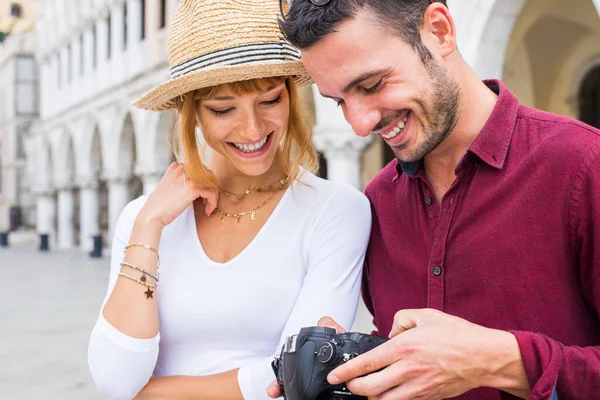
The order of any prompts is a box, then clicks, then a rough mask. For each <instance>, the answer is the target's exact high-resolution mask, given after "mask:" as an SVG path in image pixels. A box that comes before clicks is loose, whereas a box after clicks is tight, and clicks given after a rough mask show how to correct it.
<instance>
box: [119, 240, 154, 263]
mask: <svg viewBox="0 0 600 400" xmlns="http://www.w3.org/2000/svg"><path fill="white" fill-rule="evenodd" d="M130 247H141V248H143V249H146V250H150V251H153V252H154V254H156V265H157V266H158V267H160V255H159V254H158V250H156V249H155V248H154V247H152V246H148V245H147V244H142V243H129V244H128V245H127V246H125V248H124V249H123V255H125V253H127V249H128V248H130Z"/></svg>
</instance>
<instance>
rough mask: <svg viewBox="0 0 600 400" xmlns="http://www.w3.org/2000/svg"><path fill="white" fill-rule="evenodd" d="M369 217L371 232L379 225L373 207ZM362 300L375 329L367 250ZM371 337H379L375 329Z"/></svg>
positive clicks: (370, 198) (371, 201)
mask: <svg viewBox="0 0 600 400" xmlns="http://www.w3.org/2000/svg"><path fill="white" fill-rule="evenodd" d="M369 192H370V191H369V189H368V187H367V191H366V193H365V194H366V196H367V198H368V199H369V202H370V203H371V204H373V200H372V197H371V196H372V195H371V194H370V193H369ZM371 215H372V224H371V225H372V227H371V232H373V231H374V230H376V229H377V226H378V224H379V220H378V218H377V212H376V209H375V207H374V206H371ZM361 293H362V298H363V302H364V303H365V307H367V310H369V312H370V313H371V315H372V316H373V326H375V327H377V318H376V317H375V309H374V308H373V298H372V297H371V279H370V271H369V250H368V249H367V255H366V256H365V263H364V268H363V273H362V289H361ZM371 334H372V335H376V336H378V335H379V332H378V331H377V330H376V329H375V330H373V331H372V332H371Z"/></svg>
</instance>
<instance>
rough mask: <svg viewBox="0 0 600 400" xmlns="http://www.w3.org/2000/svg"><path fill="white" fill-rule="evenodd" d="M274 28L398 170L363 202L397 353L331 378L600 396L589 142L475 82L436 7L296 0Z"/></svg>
mask: <svg viewBox="0 0 600 400" xmlns="http://www.w3.org/2000/svg"><path fill="white" fill-rule="evenodd" d="M281 26H282V29H283V30H284V32H285V35H286V36H287V38H288V39H289V40H290V41H291V42H292V43H293V44H295V45H296V46H298V47H300V48H301V49H302V50H303V53H302V55H303V60H304V63H305V66H306V68H307V70H308V72H309V73H310V74H311V75H312V77H313V79H314V81H315V82H316V84H317V86H318V88H319V91H320V92H321V94H322V95H323V96H325V97H329V98H331V99H333V100H334V101H336V102H337V103H338V104H339V106H340V107H341V108H342V110H343V112H344V115H345V117H346V119H347V120H348V122H349V123H350V124H351V125H352V128H353V130H354V132H355V133H356V134H357V135H360V136H366V135H369V134H376V135H382V136H383V137H384V139H385V140H386V142H387V143H388V144H389V145H390V146H391V148H392V149H393V150H394V152H395V154H396V156H397V158H398V160H395V161H394V162H392V163H390V164H389V165H388V166H387V167H385V168H384V170H383V171H381V173H380V174H379V175H378V176H377V177H376V178H375V179H374V180H373V182H372V183H371V184H370V185H369V187H368V188H367V195H368V197H369V198H370V200H371V203H372V208H373V230H372V234H371V241H370V247H369V250H368V257H367V262H366V265H365V272H364V278H363V295H364V299H365V302H366V304H367V306H368V308H369V309H370V311H371V313H372V314H373V315H374V322H375V325H376V327H377V329H378V333H379V334H380V335H383V336H385V335H388V334H389V335H390V337H391V338H392V339H391V340H390V341H389V342H388V343H386V344H384V345H382V346H380V347H378V348H376V349H375V350H373V351H371V352H369V353H367V354H365V355H362V356H360V357H358V358H356V359H354V360H351V361H350V362H348V363H346V364H345V365H343V366H341V367H339V368H337V369H336V370H334V371H333V372H332V373H331V374H330V375H329V381H330V382H331V383H337V382H344V381H348V388H349V389H350V390H351V391H352V392H354V393H356V394H360V395H365V396H369V397H370V398H377V399H415V398H423V399H442V398H448V397H455V396H459V398H461V399H500V398H502V399H507V398H514V396H516V397H521V398H530V399H549V398H555V396H556V395H558V398H560V399H567V398H568V399H576V398H577V399H592V398H597V397H598V396H600V318H599V310H600V224H598V223H595V218H598V216H600V157H598V155H599V154H600V132H599V131H598V130H597V129H594V128H592V127H590V126H587V125H585V124H583V123H581V122H578V121H575V120H572V119H568V118H565V117H561V116H558V115H552V114H548V113H545V112H542V111H538V110H534V109H531V108H528V107H525V106H522V105H519V103H518V100H517V98H516V97H515V96H514V95H513V94H512V93H511V92H510V91H509V90H508V89H507V88H506V86H504V85H503V83H502V82H500V81H497V80H489V81H485V82H481V80H480V79H479V78H478V77H477V76H476V74H475V73H474V72H473V70H472V69H471V68H470V67H469V66H468V65H467V64H466V62H465V61H464V60H463V59H462V57H461V55H460V54H459V52H458V50H457V46H456V29H455V26H454V21H453V19H452V16H451V14H450V12H449V10H448V8H447V7H446V5H445V1H431V0H369V1H367V0H330V1H327V0H320V1H319V0H294V2H293V3H292V6H291V8H290V10H289V13H287V15H286V16H285V18H284V19H283V20H282V22H281ZM330 323H333V322H332V321H330ZM375 371H377V372H375ZM269 394H270V395H271V396H275V395H277V394H278V391H277V390H276V389H275V387H273V386H272V387H270V389H269Z"/></svg>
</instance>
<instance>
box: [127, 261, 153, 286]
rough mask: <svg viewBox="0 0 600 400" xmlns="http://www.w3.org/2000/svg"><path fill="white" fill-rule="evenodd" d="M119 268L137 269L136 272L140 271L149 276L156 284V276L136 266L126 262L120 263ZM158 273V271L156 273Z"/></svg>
mask: <svg viewBox="0 0 600 400" xmlns="http://www.w3.org/2000/svg"><path fill="white" fill-rule="evenodd" d="M120 265H121V267H123V266H126V267H130V268H133V269H137V270H138V271H140V272H141V273H143V274H146V275H148V276H151V277H152V278H154V280H155V281H156V282H157V284H158V275H154V274H153V273H152V272H150V271H147V270H145V269H144V268H140V267H138V266H137V265H134V264H130V263H128V262H127V261H121V264H120ZM157 272H158V271H157Z"/></svg>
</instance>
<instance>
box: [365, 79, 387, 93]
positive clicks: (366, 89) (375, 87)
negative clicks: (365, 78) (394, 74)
mask: <svg viewBox="0 0 600 400" xmlns="http://www.w3.org/2000/svg"><path fill="white" fill-rule="evenodd" d="M382 83H383V78H381V79H380V80H378V81H377V83H376V84H374V85H373V86H371V87H370V88H364V89H363V90H364V91H365V93H368V94H371V93H375V92H376V91H377V90H379V88H380V87H381V84H382Z"/></svg>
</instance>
